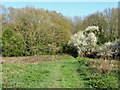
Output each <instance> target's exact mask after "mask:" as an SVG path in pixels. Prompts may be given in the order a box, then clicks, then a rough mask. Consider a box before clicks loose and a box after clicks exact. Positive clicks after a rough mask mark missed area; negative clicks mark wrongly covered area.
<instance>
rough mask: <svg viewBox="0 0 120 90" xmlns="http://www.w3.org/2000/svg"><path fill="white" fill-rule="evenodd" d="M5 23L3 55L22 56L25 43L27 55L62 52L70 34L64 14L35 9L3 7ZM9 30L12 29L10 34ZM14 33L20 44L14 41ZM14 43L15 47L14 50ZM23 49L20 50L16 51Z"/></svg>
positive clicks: (3, 21) (3, 22) (3, 20)
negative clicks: (17, 49)
mask: <svg viewBox="0 0 120 90" xmlns="http://www.w3.org/2000/svg"><path fill="white" fill-rule="evenodd" d="M2 24H3V44H2V45H3V55H4V56H19V55H21V54H20V53H22V52H21V49H23V48H22V47H21V44H22V43H23V44H24V46H25V47H26V48H24V49H23V51H25V52H27V53H25V55H28V54H29V55H34V54H56V53H61V52H62V51H63V47H64V46H65V45H66V44H67V42H68V40H69V37H70V35H71V33H70V25H69V22H68V20H67V19H66V18H64V16H63V15H62V14H60V13H56V12H55V11H48V10H44V9H35V8H32V7H26V8H20V9H14V8H8V9H6V8H3V17H2ZM6 27H7V28H9V29H10V30H9V32H8V33H7V31H6ZM7 30H8V29H7ZM11 32H14V33H15V34H16V37H15V38H16V40H18V41H14V42H13V38H12V34H13V33H11ZM6 34H8V35H10V36H11V37H8V36H7V37H6V36H5V35H6ZM13 37H14V36H13ZM19 41H22V42H20V43H19ZM11 42H12V43H11ZM17 43H19V44H17ZM14 44H16V47H14V48H13V46H14ZM7 47H9V48H8V49H6V48H7ZM20 47H21V49H20V51H17V52H16V51H15V50H14V49H15V48H20ZM11 48H12V49H11ZM6 53H9V55H8V54H6Z"/></svg>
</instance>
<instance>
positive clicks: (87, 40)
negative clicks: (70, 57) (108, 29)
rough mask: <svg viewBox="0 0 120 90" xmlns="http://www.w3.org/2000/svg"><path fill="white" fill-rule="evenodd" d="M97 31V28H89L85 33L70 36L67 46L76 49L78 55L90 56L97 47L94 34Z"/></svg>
mask: <svg viewBox="0 0 120 90" xmlns="http://www.w3.org/2000/svg"><path fill="white" fill-rule="evenodd" d="M98 31H99V27H98V26H89V27H88V28H86V29H85V31H79V32H78V33H77V34H74V35H73V36H71V38H70V41H69V42H68V45H69V46H71V47H74V48H76V49H77V52H78V54H79V55H82V56H84V55H86V54H90V53H91V52H93V51H94V50H95V47H96V46H97V44H96V43H97V37H96V35H95V34H96V32H98Z"/></svg>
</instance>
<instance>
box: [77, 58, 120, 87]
mask: <svg viewBox="0 0 120 90" xmlns="http://www.w3.org/2000/svg"><path fill="white" fill-rule="evenodd" d="M77 59H78V62H79V64H80V66H79V69H78V70H77V71H78V72H79V74H80V75H81V77H82V78H83V79H84V80H85V85H86V86H87V87H91V88H118V73H117V71H118V70H114V72H113V71H112V72H110V73H109V74H108V73H107V72H106V73H105V71H106V70H105V69H104V68H101V69H98V68H95V67H92V66H93V65H94V66H95V65H96V64H95V61H93V63H92V64H91V63H90V61H89V59H88V58H77ZM97 62H99V61H97ZM99 65H100V64H99V63H98V64H97V67H99ZM103 71H104V73H103Z"/></svg>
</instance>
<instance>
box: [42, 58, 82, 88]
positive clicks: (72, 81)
mask: <svg viewBox="0 0 120 90" xmlns="http://www.w3.org/2000/svg"><path fill="white" fill-rule="evenodd" d="M51 67H52V68H51ZM78 68H79V64H78V62H77V60H75V59H74V58H73V57H68V58H61V59H58V60H57V61H54V62H51V64H50V67H49V69H52V71H51V74H50V76H49V79H48V80H47V82H44V86H46V87H48V88H56V87H57V88H76V87H78V88H83V87H84V82H83V80H82V79H81V78H80V75H79V73H78V72H77V69H78Z"/></svg>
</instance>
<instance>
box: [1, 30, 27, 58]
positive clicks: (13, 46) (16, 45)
mask: <svg viewBox="0 0 120 90" xmlns="http://www.w3.org/2000/svg"><path fill="white" fill-rule="evenodd" d="M26 54H28V53H27V48H26V46H25V44H24V42H23V40H22V37H20V36H19V35H17V34H16V33H15V32H13V31H12V30H10V29H9V28H6V29H5V30H3V33H2V55H3V56H23V55H26Z"/></svg>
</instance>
